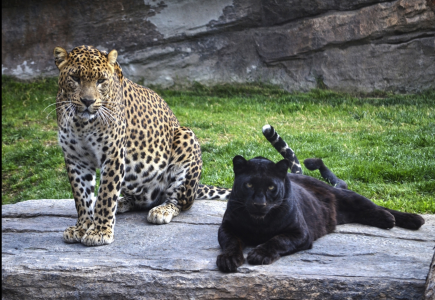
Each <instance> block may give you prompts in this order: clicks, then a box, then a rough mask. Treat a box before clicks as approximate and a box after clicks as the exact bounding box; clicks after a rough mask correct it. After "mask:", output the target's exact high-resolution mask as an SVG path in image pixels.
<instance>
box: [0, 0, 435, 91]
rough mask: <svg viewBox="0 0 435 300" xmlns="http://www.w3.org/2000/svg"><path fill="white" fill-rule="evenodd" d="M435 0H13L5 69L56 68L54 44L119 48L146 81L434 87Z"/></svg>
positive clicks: (5, 32)
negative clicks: (53, 56) (53, 57)
mask: <svg viewBox="0 0 435 300" xmlns="http://www.w3.org/2000/svg"><path fill="white" fill-rule="evenodd" d="M434 11H435V3H434V1H433V0H396V1H385V0H356V1H347V0H325V1H317V0H307V1H299V0H214V1H207V0H187V1H179V0H163V1H155V0H153V1H151V0H124V1H83V0H79V1H54V0H42V1H23V0H21V1H2V74H7V75H14V76H17V77H19V78H23V79H26V78H34V77H37V76H40V75H42V76H55V75H57V70H56V67H55V65H54V63H53V59H52V51H53V48H54V47H55V46H62V47H64V48H66V49H67V50H68V51H69V50H71V49H72V48H73V47H75V46H78V45H82V44H88V45H93V46H96V47H98V48H100V49H102V50H112V49H117V50H118V51H119V54H120V56H119V62H120V63H121V65H122V67H123V69H124V72H125V74H126V75H127V76H128V77H129V78H131V79H133V80H136V81H142V80H143V81H144V83H145V84H146V85H149V84H157V85H162V86H172V85H189V84H192V83H193V82H194V81H198V82H201V83H203V84H216V83H225V82H251V81H259V82H267V83H273V84H278V85H280V86H282V87H283V88H285V89H287V90H308V89H311V88H314V87H316V86H325V85H326V86H327V87H328V88H330V89H334V90H344V91H366V92H367V91H373V90H390V91H396V92H417V91H421V90H426V89H430V88H435V64H434V61H435V49H434V48H435V41H434V40H435V13H434Z"/></svg>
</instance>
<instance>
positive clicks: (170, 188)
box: [54, 46, 230, 246]
mask: <svg viewBox="0 0 435 300" xmlns="http://www.w3.org/2000/svg"><path fill="white" fill-rule="evenodd" d="M117 57H118V53H117V51H116V50H112V51H110V53H106V52H103V51H99V50H98V49H96V48H94V47H91V46H80V47H76V48H74V49H73V50H72V51H71V52H69V53H68V52H67V51H66V50H65V49H63V48H61V47H56V48H55V49H54V58H55V64H56V66H57V67H58V69H59V72H60V74H59V89H58V93H57V98H56V110H57V123H58V130H59V134H58V137H59V144H60V146H61V147H62V150H63V153H64V159H65V165H66V170H67V173H68V177H69V181H70V183H71V187H72V192H73V196H74V200H75V206H76V209H77V214H78V218H77V222H76V225H75V226H71V227H69V228H67V229H66V230H65V231H64V234H63V237H64V240H65V241H66V242H67V243H76V242H81V243H82V244H84V245H87V246H97V245H104V244H110V243H112V242H113V240H114V227H115V219H116V218H115V213H116V212H126V211H129V210H132V209H150V211H149V213H148V217H147V220H148V221H149V222H151V223H154V224H164V223H169V222H170V221H171V220H172V218H173V217H175V216H177V215H178V214H179V213H180V211H183V210H188V209H190V208H191V206H192V204H193V201H194V199H195V198H196V199H228V196H229V194H230V190H228V189H221V188H217V187H212V186H204V185H200V184H199V179H200V175H201V168H202V160H201V149H200V146H199V143H198V140H197V138H196V136H195V134H194V133H193V132H192V130H190V129H189V128H187V127H182V126H180V124H179V122H178V120H177V118H176V117H175V115H174V114H173V112H172V111H171V109H170V108H169V107H168V105H167V103H166V102H165V101H164V100H163V99H162V98H160V97H159V96H158V95H157V94H156V93H155V92H153V91H152V90H150V89H148V88H145V87H143V86H140V85H138V84H136V83H134V82H132V81H130V80H129V79H127V78H125V77H124V76H123V73H122V69H121V67H120V65H119V63H118V62H117ZM98 169H99V170H100V186H99V189H98V193H97V196H94V190H95V186H96V173H97V170H98ZM121 195H122V196H121Z"/></svg>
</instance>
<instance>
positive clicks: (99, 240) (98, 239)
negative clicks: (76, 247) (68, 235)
mask: <svg viewBox="0 0 435 300" xmlns="http://www.w3.org/2000/svg"><path fill="white" fill-rule="evenodd" d="M114 236H115V235H114V233H113V230H112V229H110V228H107V229H105V230H98V229H95V228H91V229H89V230H88V231H86V234H85V235H84V236H83V237H82V240H81V242H82V244H83V245H86V246H101V245H108V244H111V243H112V242H113V240H114Z"/></svg>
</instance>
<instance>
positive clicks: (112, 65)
mask: <svg viewBox="0 0 435 300" xmlns="http://www.w3.org/2000/svg"><path fill="white" fill-rule="evenodd" d="M117 58H118V51H116V50H112V51H110V52H109V54H108V55H107V60H108V64H107V65H108V66H109V68H110V69H111V70H112V72H113V71H114V70H115V63H116V59H117Z"/></svg>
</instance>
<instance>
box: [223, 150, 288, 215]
mask: <svg viewBox="0 0 435 300" xmlns="http://www.w3.org/2000/svg"><path fill="white" fill-rule="evenodd" d="M289 165H290V162H289V161H288V160H287V159H283V160H281V161H279V162H278V163H274V162H272V161H270V160H269V159H267V158H264V157H260V156H259V157H255V158H253V159H250V160H246V159H245V158H244V157H243V156H240V155H237V156H236V157H234V159H233V166H234V175H235V178H234V185H233V189H232V192H231V198H230V200H229V201H234V203H235V204H237V205H238V206H239V207H240V208H242V207H243V208H244V209H246V211H247V212H248V213H249V215H250V217H251V218H253V219H263V218H264V217H265V216H266V215H267V214H269V212H270V211H272V210H273V209H275V208H279V207H280V206H281V205H282V204H283V203H284V202H285V201H286V199H287V196H288V195H289V192H290V186H289V184H290V181H289V180H288V178H287V171H288V168H289Z"/></svg>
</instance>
